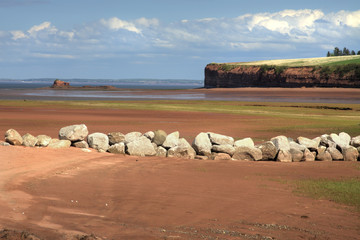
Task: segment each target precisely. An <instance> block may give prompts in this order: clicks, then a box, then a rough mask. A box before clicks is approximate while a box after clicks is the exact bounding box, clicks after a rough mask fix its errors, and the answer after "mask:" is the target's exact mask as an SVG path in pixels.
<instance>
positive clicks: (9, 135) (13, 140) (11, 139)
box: [5, 129, 23, 146]
mask: <svg viewBox="0 0 360 240" xmlns="http://www.w3.org/2000/svg"><path fill="white" fill-rule="evenodd" d="M5 141H6V142H8V143H10V144H11V145H17V146H20V145H22V143H23V139H22V137H21V135H20V134H19V133H18V132H17V131H16V130H15V129H9V130H7V131H6V133H5Z"/></svg>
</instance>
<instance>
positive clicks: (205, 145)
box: [192, 132, 212, 156]
mask: <svg viewBox="0 0 360 240" xmlns="http://www.w3.org/2000/svg"><path fill="white" fill-rule="evenodd" d="M192 146H193V148H194V149H195V151H196V152H197V153H198V154H199V155H204V156H210V155H211V148H212V144H211V141H210V138H209V135H208V134H207V133H204V132H202V133H199V134H198V135H197V136H196V137H195V139H194V142H193V144H192Z"/></svg>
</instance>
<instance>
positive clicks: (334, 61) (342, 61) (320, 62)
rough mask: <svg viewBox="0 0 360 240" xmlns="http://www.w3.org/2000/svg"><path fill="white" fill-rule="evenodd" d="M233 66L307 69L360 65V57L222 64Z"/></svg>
mask: <svg viewBox="0 0 360 240" xmlns="http://www.w3.org/2000/svg"><path fill="white" fill-rule="evenodd" d="M221 64H225V65H233V66H261V65H269V66H286V67H307V66H312V67H313V66H334V65H346V64H360V55H351V56H336V57H321V58H298V59H278V60H263V61H254V62H232V63H221Z"/></svg>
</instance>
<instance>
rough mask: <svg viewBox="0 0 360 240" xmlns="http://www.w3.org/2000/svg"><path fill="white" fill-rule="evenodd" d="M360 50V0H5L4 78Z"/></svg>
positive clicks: (158, 73)
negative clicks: (335, 48) (339, 50)
mask: <svg viewBox="0 0 360 240" xmlns="http://www.w3.org/2000/svg"><path fill="white" fill-rule="evenodd" d="M334 47H339V48H340V49H342V48H343V47H347V48H348V49H350V50H355V51H356V52H357V51H358V50H360V3H359V1H358V0H342V1H338V0H336V1H335V0H301V1H289V0H286V1H284V0H272V1H268V0H251V1H248V0H246V1H242V0H221V1H219V0H216V1H215V0H131V1H130V0H129V1H123V0H117V1H116V0H0V79H1V78H10V79H29V78H59V79H69V78H70V79H71V78H88V79H89V78H90V79H125V78H157V79H194V80H201V79H203V78H204V68H205V66H206V64H208V63H212V62H247V61H256V60H268V59H283V58H307V57H323V56H326V53H327V51H332V50H333V49H334Z"/></svg>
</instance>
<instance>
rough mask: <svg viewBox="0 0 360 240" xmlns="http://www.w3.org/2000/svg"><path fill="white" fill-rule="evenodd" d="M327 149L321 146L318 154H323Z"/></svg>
mask: <svg viewBox="0 0 360 240" xmlns="http://www.w3.org/2000/svg"><path fill="white" fill-rule="evenodd" d="M326 149H327V148H326V147H324V146H319V148H318V150H317V154H323V153H324V152H325V151H326Z"/></svg>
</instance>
